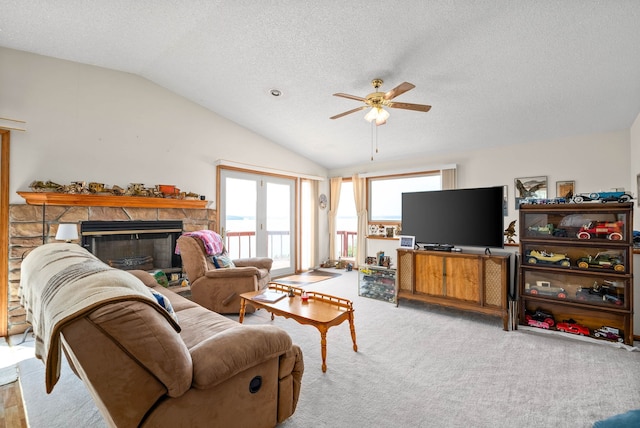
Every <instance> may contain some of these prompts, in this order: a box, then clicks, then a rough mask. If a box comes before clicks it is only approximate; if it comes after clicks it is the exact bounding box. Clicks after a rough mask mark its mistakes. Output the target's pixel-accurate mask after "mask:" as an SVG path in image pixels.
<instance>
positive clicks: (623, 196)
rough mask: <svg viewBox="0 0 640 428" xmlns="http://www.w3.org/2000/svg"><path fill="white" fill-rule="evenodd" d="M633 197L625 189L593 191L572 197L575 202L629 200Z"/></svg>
mask: <svg viewBox="0 0 640 428" xmlns="http://www.w3.org/2000/svg"><path fill="white" fill-rule="evenodd" d="M631 199H633V196H631V195H630V194H628V193H626V192H625V191H615V192H593V193H579V194H577V195H575V196H574V197H573V199H572V201H573V202H575V203H578V204H579V203H581V202H589V201H600V202H629V201H630V200H631Z"/></svg>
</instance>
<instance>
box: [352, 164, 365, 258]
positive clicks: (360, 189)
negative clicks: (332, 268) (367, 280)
mask: <svg viewBox="0 0 640 428" xmlns="http://www.w3.org/2000/svg"><path fill="white" fill-rule="evenodd" d="M351 182H352V183H353V197H354V199H355V201H356V213H357V214H358V235H357V236H358V238H357V242H356V257H355V266H354V267H355V268H356V269H357V268H358V266H360V265H363V264H364V258H365V256H366V254H367V230H368V227H367V220H368V217H369V216H368V214H367V179H366V178H360V177H359V176H358V174H354V175H353V177H352V178H351Z"/></svg>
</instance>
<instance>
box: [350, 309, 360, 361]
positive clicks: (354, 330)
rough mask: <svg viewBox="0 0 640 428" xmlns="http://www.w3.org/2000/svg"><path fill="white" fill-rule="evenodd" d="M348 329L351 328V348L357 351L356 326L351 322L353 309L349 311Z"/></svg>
mask: <svg viewBox="0 0 640 428" xmlns="http://www.w3.org/2000/svg"><path fill="white" fill-rule="evenodd" d="M349 329H350V330H351V340H353V350H354V351H355V352H358V345H357V344H356V326H355V324H354V323H353V311H351V312H349Z"/></svg>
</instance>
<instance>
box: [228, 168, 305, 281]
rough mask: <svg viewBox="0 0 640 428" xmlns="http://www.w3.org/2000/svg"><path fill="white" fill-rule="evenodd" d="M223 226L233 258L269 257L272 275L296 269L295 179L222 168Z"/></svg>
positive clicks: (291, 271)
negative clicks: (271, 264) (271, 263)
mask: <svg viewBox="0 0 640 428" xmlns="http://www.w3.org/2000/svg"><path fill="white" fill-rule="evenodd" d="M220 178H221V183H220V201H221V203H220V206H219V207H218V209H219V210H220V227H221V230H222V231H223V234H224V236H225V242H226V245H227V250H228V251H229V254H230V256H231V257H232V258H242V257H269V258H271V259H272V260H273V267H272V269H271V276H272V277H275V276H280V275H285V274H289V273H293V272H294V270H295V263H294V260H295V258H294V254H295V252H294V248H295V246H294V239H292V238H293V236H294V235H293V234H294V230H295V227H294V226H295V221H294V218H295V217H294V209H295V180H293V179H287V178H282V177H273V176H266V175H259V174H250V173H246V172H239V171H232V170H224V169H223V170H222V172H221V174H220Z"/></svg>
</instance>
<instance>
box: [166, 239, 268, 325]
mask: <svg viewBox="0 0 640 428" xmlns="http://www.w3.org/2000/svg"><path fill="white" fill-rule="evenodd" d="M178 248H180V256H181V257H182V267H183V269H184V271H185V273H186V274H187V278H188V279H189V283H190V284H191V298H192V299H193V301H194V302H196V303H198V304H199V305H202V306H204V307H205V308H207V309H210V310H212V311H215V312H217V313H219V314H237V313H239V312H240V294H242V293H246V292H248V291H256V290H261V289H263V288H265V287H266V286H267V284H268V283H269V281H270V280H271V266H272V264H273V260H271V259H270V258H268V257H251V258H243V259H235V260H233V263H234V264H235V267H229V268H216V266H215V265H214V263H213V261H212V260H211V256H210V255H208V254H207V252H206V250H205V246H204V244H203V243H202V241H201V240H200V239H198V238H196V237H193V236H187V235H182V236H181V237H180V238H178ZM254 311H255V308H254V307H253V306H251V305H247V309H246V313H252V312H254Z"/></svg>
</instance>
